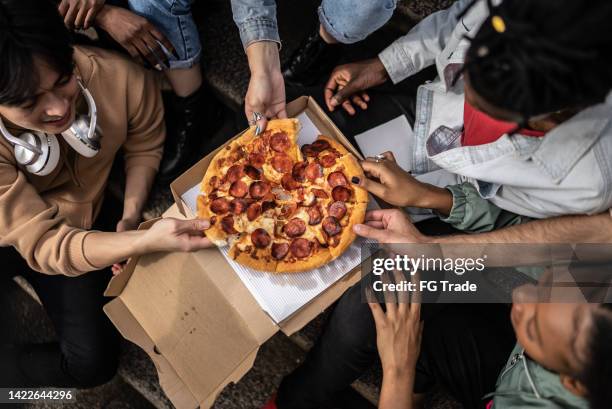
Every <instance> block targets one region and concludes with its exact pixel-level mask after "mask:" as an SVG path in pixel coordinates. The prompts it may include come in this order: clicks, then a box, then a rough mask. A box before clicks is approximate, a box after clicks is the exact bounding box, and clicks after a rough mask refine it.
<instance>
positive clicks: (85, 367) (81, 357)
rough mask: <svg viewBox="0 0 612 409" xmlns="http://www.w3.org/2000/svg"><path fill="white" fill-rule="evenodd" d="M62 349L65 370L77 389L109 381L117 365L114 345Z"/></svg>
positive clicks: (116, 352)
mask: <svg viewBox="0 0 612 409" xmlns="http://www.w3.org/2000/svg"><path fill="white" fill-rule="evenodd" d="M63 349H64V356H65V361H66V367H67V368H66V369H67V371H68V373H69V374H70V376H71V377H72V378H73V379H74V381H75V384H76V386H77V387H80V388H93V387H94V386H98V385H102V384H104V383H106V382H108V381H110V380H111V379H112V378H113V377H114V376H115V374H116V373H117V367H118V365H119V354H118V349H117V348H116V347H114V345H101V344H98V345H89V346H87V347H82V346H79V347H78V348H70V349H68V350H66V348H63Z"/></svg>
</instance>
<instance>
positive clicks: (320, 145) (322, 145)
mask: <svg viewBox="0 0 612 409" xmlns="http://www.w3.org/2000/svg"><path fill="white" fill-rule="evenodd" d="M312 148H313V149H314V150H315V151H317V152H321V151H324V150H325V149H329V148H331V146H330V144H329V142H327V141H326V140H325V139H317V140H316V141H314V142H313V143H312Z"/></svg>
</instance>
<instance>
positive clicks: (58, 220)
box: [0, 47, 165, 276]
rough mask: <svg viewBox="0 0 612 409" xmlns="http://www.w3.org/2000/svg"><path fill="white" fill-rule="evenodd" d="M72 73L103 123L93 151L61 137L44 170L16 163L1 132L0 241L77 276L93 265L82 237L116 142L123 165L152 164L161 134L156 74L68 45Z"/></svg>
mask: <svg viewBox="0 0 612 409" xmlns="http://www.w3.org/2000/svg"><path fill="white" fill-rule="evenodd" d="M75 63H76V68H75V73H76V74H77V75H79V76H80V77H81V79H82V81H83V83H84V85H85V86H86V87H87V88H88V89H89V91H90V92H91V94H92V96H93V98H94V100H95V101H96V105H97V109H98V124H99V125H100V128H101V129H102V134H103V136H102V139H101V149H100V152H98V154H97V155H96V156H95V157H93V158H90V159H89V158H85V157H83V156H80V155H78V154H77V153H76V152H75V151H74V150H73V149H72V148H70V147H69V146H68V145H67V144H66V143H65V142H64V141H63V139H62V138H61V137H59V138H58V139H59V141H60V145H61V158H60V163H59V165H58V166H57V168H56V169H55V170H54V171H53V172H52V173H51V174H50V175H48V176H36V175H33V174H31V173H28V172H27V171H26V170H25V169H24V167H22V166H20V165H18V164H17V162H16V160H15V155H14V153H13V147H12V145H11V144H10V143H9V142H8V141H7V140H6V139H4V138H2V137H0V246H13V247H15V248H16V249H17V251H19V253H20V254H21V256H22V257H23V258H24V259H25V260H26V261H27V263H28V265H29V266H30V267H31V268H32V269H34V270H36V271H39V272H42V273H46V274H65V275H69V276H76V275H79V274H83V273H85V272H88V271H93V270H97V269H99V267H97V266H94V265H92V264H91V263H90V262H89V261H88V260H87V258H86V256H85V254H84V252H83V240H84V239H85V236H87V235H88V234H89V233H91V231H88V229H90V228H91V227H92V224H93V222H94V220H95V219H96V217H97V216H98V213H99V212H100V207H101V205H102V200H103V196H104V190H105V188H106V184H107V181H108V176H109V173H110V170H111V166H112V164H113V160H114V159H115V156H116V154H117V153H118V151H119V150H120V149H122V150H123V153H124V157H125V167H126V169H127V168H130V167H132V166H137V165H138V166H148V167H151V168H153V169H156V170H157V169H158V167H159V162H160V160H161V156H162V151H163V142H164V138H165V125H164V111H163V104H162V99H161V94H160V89H159V83H158V81H157V78H156V77H155V75H154V74H153V73H151V72H146V71H145V70H144V69H143V68H141V67H140V66H138V65H137V64H135V63H133V62H131V61H129V60H127V58H125V57H123V56H121V55H119V54H116V53H113V52H109V51H105V50H100V49H97V48H89V47H75Z"/></svg>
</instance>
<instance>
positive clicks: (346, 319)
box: [326, 284, 376, 352]
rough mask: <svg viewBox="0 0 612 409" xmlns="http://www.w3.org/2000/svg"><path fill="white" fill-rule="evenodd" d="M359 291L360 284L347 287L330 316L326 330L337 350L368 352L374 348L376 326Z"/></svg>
mask: <svg viewBox="0 0 612 409" xmlns="http://www.w3.org/2000/svg"><path fill="white" fill-rule="evenodd" d="M361 293H362V290H361V285H360V284H357V285H355V286H354V287H352V288H351V289H349V290H348V291H347V293H346V294H345V295H344V296H343V297H342V298H341V299H340V301H339V302H338V305H337V306H336V308H335V309H334V311H333V314H332V316H331V317H330V320H329V323H328V327H327V330H326V332H327V331H329V333H330V334H329V337H328V338H329V339H333V340H334V341H333V342H334V344H335V345H336V347H337V348H338V349H339V350H346V351H353V352H356V351H364V352H369V350H371V349H375V348H376V326H375V324H374V319H373V318H372V313H371V311H370V307H369V306H368V304H367V303H365V302H364V300H363V299H362V296H361Z"/></svg>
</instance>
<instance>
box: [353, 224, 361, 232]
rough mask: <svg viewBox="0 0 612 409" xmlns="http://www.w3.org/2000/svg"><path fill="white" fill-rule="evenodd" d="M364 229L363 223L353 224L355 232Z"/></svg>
mask: <svg viewBox="0 0 612 409" xmlns="http://www.w3.org/2000/svg"><path fill="white" fill-rule="evenodd" d="M362 230H363V224H356V225H354V226H353V231H354V232H355V233H359V232H361V231H362Z"/></svg>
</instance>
